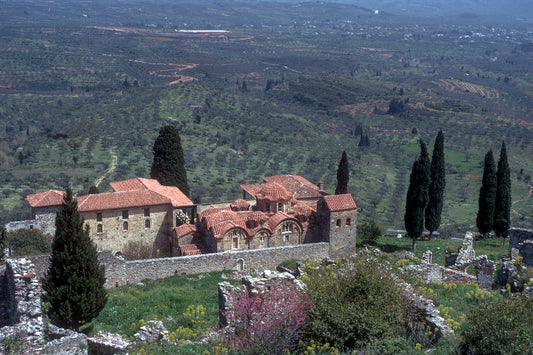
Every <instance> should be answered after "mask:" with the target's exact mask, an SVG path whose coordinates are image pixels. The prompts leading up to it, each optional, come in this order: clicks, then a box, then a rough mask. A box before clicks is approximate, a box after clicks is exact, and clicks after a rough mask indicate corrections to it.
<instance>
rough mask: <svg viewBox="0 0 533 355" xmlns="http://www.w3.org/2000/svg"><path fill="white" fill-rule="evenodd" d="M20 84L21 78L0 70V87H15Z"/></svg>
mask: <svg viewBox="0 0 533 355" xmlns="http://www.w3.org/2000/svg"><path fill="white" fill-rule="evenodd" d="M21 86H22V80H20V79H18V78H17V77H16V76H15V75H13V74H11V73H9V72H6V71H3V70H0V88H5V89H16V88H19V87H21Z"/></svg>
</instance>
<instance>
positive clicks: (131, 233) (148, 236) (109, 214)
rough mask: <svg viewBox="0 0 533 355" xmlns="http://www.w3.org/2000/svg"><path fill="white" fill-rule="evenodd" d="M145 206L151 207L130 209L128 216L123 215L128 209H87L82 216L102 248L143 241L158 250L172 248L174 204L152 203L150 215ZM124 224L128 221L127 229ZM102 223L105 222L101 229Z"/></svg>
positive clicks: (97, 244)
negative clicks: (172, 207)
mask: <svg viewBox="0 0 533 355" xmlns="http://www.w3.org/2000/svg"><path fill="white" fill-rule="evenodd" d="M145 208H148V207H145V206H143V207H136V208H129V209H127V211H128V216H127V217H128V218H123V211H125V210H126V209H120V210H103V211H91V212H83V213H82V215H83V217H84V218H85V222H86V224H87V225H89V230H90V234H91V238H92V239H93V241H94V242H95V243H96V246H97V248H98V249H99V250H111V251H114V252H115V251H122V250H123V249H124V247H125V246H126V245H127V244H128V243H129V242H132V241H143V242H145V243H148V244H150V245H152V246H153V248H154V251H158V250H161V251H168V248H169V245H168V244H169V243H168V238H169V235H170V234H169V233H170V228H169V224H171V223H172V217H171V216H172V211H171V208H170V205H168V206H167V205H159V206H150V207H149V216H145V215H144V212H145V211H144V210H145ZM97 213H101V216H102V218H101V219H102V220H101V221H97ZM147 221H149V222H148V223H149V227H147V225H146V223H147ZM124 223H127V230H126V229H125V225H124ZM98 225H101V227H100V228H101V232H99V227H98Z"/></svg>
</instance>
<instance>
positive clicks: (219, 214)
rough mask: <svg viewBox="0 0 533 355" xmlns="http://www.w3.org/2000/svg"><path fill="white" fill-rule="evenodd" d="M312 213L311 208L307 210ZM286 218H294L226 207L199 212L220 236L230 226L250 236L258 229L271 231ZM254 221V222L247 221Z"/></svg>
mask: <svg viewBox="0 0 533 355" xmlns="http://www.w3.org/2000/svg"><path fill="white" fill-rule="evenodd" d="M308 211H309V212H310V213H312V212H313V211H312V210H308ZM286 219H291V220H296V219H295V218H294V217H292V216H291V215H289V214H287V213H284V212H278V213H267V212H260V211H238V212H236V211H231V210H230V209H228V208H227V207H221V208H217V207H213V206H211V207H209V208H208V209H206V210H204V211H203V212H201V213H199V220H200V222H201V223H202V224H203V225H204V226H205V228H206V229H207V230H209V231H210V232H211V233H212V235H213V237H215V238H217V239H218V238H222V236H223V235H224V234H225V233H227V232H228V231H229V230H230V229H232V228H240V229H242V230H244V232H245V233H246V235H247V236H252V235H254V234H256V233H257V232H258V231H260V230H267V231H268V232H270V233H272V232H273V231H274V228H276V226H277V225H278V224H279V223H281V222H282V221H284V220H286ZM249 222H255V223H249Z"/></svg>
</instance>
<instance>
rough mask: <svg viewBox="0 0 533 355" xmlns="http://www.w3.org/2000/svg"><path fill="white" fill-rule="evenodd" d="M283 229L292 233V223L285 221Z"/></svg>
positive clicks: (284, 231)
mask: <svg viewBox="0 0 533 355" xmlns="http://www.w3.org/2000/svg"><path fill="white" fill-rule="evenodd" d="M281 231H282V232H283V233H290V232H292V223H285V224H284V225H282V226H281Z"/></svg>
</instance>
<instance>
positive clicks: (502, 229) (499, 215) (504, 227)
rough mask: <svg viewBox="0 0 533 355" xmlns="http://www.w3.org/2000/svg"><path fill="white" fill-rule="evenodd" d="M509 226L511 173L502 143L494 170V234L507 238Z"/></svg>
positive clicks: (503, 143)
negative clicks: (496, 167)
mask: <svg viewBox="0 0 533 355" xmlns="http://www.w3.org/2000/svg"><path fill="white" fill-rule="evenodd" d="M510 225H511V171H510V170H509V163H508V162H507V149H506V148H505V142H503V141H502V148H501V151H500V159H499V160H498V170H496V200H495V204H494V232H495V233H496V235H497V236H498V237H504V238H505V237H507V232H508V230H509V227H510Z"/></svg>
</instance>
